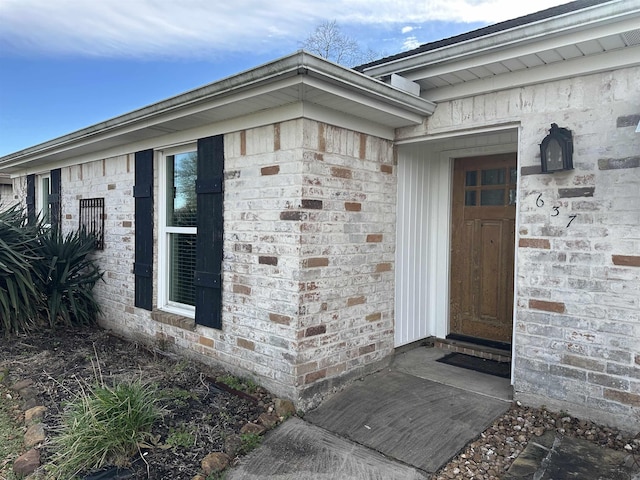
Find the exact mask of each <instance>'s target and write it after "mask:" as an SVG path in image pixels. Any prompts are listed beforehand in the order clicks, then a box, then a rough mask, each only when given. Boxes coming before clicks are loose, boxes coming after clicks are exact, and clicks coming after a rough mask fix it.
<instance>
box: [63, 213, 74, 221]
mask: <svg viewBox="0 0 640 480" xmlns="http://www.w3.org/2000/svg"><path fill="white" fill-rule="evenodd" d="M64 218H66V219H67V220H71V219H72V218H73V215H71V214H70V213H67V214H66V215H65V216H64Z"/></svg>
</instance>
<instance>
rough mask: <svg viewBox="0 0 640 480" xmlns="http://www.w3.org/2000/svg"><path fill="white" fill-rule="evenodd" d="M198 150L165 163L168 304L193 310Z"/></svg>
mask: <svg viewBox="0 0 640 480" xmlns="http://www.w3.org/2000/svg"><path fill="white" fill-rule="evenodd" d="M197 162H198V153H197V152H195V151H190V152H185V153H179V154H175V155H168V156H167V157H166V163H165V173H166V175H165V189H164V191H165V205H166V210H165V218H166V221H165V226H164V227H163V228H164V233H163V239H164V248H165V249H166V250H165V251H166V257H165V258H166V259H167V262H166V264H165V265H163V266H162V267H161V269H163V271H164V272H166V277H165V283H164V292H163V293H162V295H161V298H162V301H163V303H164V305H165V306H168V307H171V308H175V309H178V310H187V311H188V310H189V309H190V308H192V307H193V306H194V305H195V286H194V283H193V282H194V274H195V266H196V239H197V229H196V227H197V218H196V208H197V195H196V177H197Z"/></svg>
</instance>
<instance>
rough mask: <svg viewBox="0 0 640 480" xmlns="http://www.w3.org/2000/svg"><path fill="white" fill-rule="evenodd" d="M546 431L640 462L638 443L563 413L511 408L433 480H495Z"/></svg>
mask: <svg viewBox="0 0 640 480" xmlns="http://www.w3.org/2000/svg"><path fill="white" fill-rule="evenodd" d="M547 431H556V432H558V433H560V434H562V435H566V436H570V437H576V438H583V439H585V440H588V441H590V442H593V443H596V444H598V445H601V446H606V447H609V448H612V449H614V450H621V451H626V452H627V453H628V452H632V453H633V452H635V453H636V454H637V455H638V457H639V458H640V439H638V438H630V437H629V436H625V434H623V433H622V432H620V431H618V430H616V429H614V428H609V427H605V426H601V425H597V424H595V423H593V422H589V421H586V420H579V419H577V418H574V417H571V416H570V415H567V414H566V413H563V412H560V413H554V412H549V411H547V410H544V409H535V408H529V407H524V406H522V405H520V404H519V402H516V403H514V405H513V406H512V407H511V409H509V411H507V413H505V414H504V415H502V416H501V417H500V418H498V419H497V420H496V421H495V422H494V423H493V425H491V426H490V427H489V428H488V429H487V430H485V431H484V432H483V433H482V434H481V435H480V437H479V438H478V439H477V440H475V441H473V442H471V443H470V444H469V445H467V448H466V449H464V450H463V451H462V452H461V453H459V454H458V455H457V456H456V457H454V458H453V459H452V460H451V461H450V462H449V463H448V464H447V465H445V466H444V467H443V468H441V469H440V470H439V471H438V472H436V474H435V475H434V477H433V478H434V479H435V480H447V479H452V478H455V479H474V480H498V479H500V478H501V477H502V476H503V475H504V474H505V473H506V472H507V470H508V469H509V467H510V466H511V464H512V463H513V461H514V460H515V459H516V458H517V457H518V455H519V454H520V453H521V452H522V451H523V450H524V449H525V447H526V446H527V443H528V442H529V441H530V440H532V439H535V438H537V437H540V436H542V435H543V434H544V433H545V432H547Z"/></svg>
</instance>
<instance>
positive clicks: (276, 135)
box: [273, 123, 280, 152]
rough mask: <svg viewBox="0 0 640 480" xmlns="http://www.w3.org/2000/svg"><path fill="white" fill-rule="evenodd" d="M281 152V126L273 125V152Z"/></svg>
mask: <svg viewBox="0 0 640 480" xmlns="http://www.w3.org/2000/svg"><path fill="white" fill-rule="evenodd" d="M278 150H280V124H279V123H274V124H273V151H274V152H277V151H278Z"/></svg>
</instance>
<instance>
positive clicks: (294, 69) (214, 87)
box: [0, 51, 436, 172]
mask: <svg viewBox="0 0 640 480" xmlns="http://www.w3.org/2000/svg"><path fill="white" fill-rule="evenodd" d="M296 77H297V79H296ZM292 79H293V80H292ZM309 79H313V82H314V85H316V86H319V87H321V88H323V89H326V91H327V92H329V93H331V92H332V91H335V92H336V94H338V93H339V94H340V95H347V96H350V95H352V97H353V101H355V102H362V101H366V102H368V104H369V107H370V108H380V109H383V108H389V109H392V110H393V111H395V112H406V119H407V120H406V123H407V125H409V124H412V123H413V124H415V123H419V122H420V121H421V120H422V119H423V118H424V117H426V116H429V115H431V114H432V113H433V112H434V110H435V107H436V105H435V103H433V102H430V101H428V100H425V99H423V98H420V97H418V96H415V95H411V94H409V93H406V92H403V91H401V90H398V89H396V88H394V87H391V86H389V85H387V84H385V83H383V82H380V81H378V80H376V79H373V78H371V77H369V76H367V75H364V74H362V73H359V72H356V71H354V70H350V69H346V68H344V67H342V66H340V65H337V64H335V63H332V62H329V61H327V60H325V59H322V58H319V57H317V56H315V55H312V54H309V53H308V52H304V51H299V52H296V53H294V54H291V55H288V56H286V57H283V58H281V59H278V60H275V61H273V62H271V63H268V64H265V65H262V66H259V67H256V68H254V69H252V70H248V71H245V72H242V73H239V74H237V75H233V76H231V77H228V78H224V79H222V80H219V81H217V82H214V83H211V84H208V85H205V86H203V87H200V88H196V89H194V90H191V91H188V92H186V93H183V94H180V95H177V96H175V97H171V98H169V99H167V100H163V101H161V102H158V103H155V104H152V105H149V106H146V107H143V108H140V109H137V110H134V111H132V112H129V113H126V114H124V115H120V116H118V117H114V118H112V119H109V120H106V121H104V122H100V123H98V124H95V125H92V126H89V127H86V128H83V129H81V130H78V131H75V132H72V133H69V134H67V135H63V136H61V137H58V138H55V139H53V140H49V141H47V142H44V143H41V144H38V145H35V146H33V147H29V148H27V149H24V150H20V151H18V152H15V153H12V154H9V155H6V156H4V157H0V170H5V171H7V172H9V171H16V170H17V169H19V168H21V167H23V166H25V165H27V164H29V163H30V162H33V161H35V160H38V161H43V159H46V157H47V156H50V155H53V154H55V153H56V152H60V151H64V150H67V151H69V152H70V154H71V152H72V151H73V148H74V145H84V146H85V147H86V145H87V143H91V142H94V143H95V144H96V145H97V142H98V141H99V140H100V139H104V138H107V137H114V136H118V134H119V132H125V131H127V132H131V131H132V130H136V129H144V128H148V127H149V126H150V125H152V124H154V123H159V122H160V121H162V120H163V119H164V118H167V117H171V116H178V117H179V116H180V115H181V114H182V112H183V111H184V116H187V115H189V113H188V111H189V109H190V108H192V107H195V106H198V105H206V104H207V103H210V102H214V101H216V100H217V99H220V98H229V99H231V100H233V98H234V96H238V97H240V96H242V97H243V98H245V99H246V98H247V97H250V96H251V95H252V92H259V90H260V89H261V88H262V87H267V86H270V85H271V86H273V85H276V86H277V85H279V84H285V83H287V82H288V84H291V83H292V81H293V82H294V83H295V82H305V81H306V82H309V81H310V80H309ZM338 91H339V92H338ZM256 94H257V93H256ZM301 100H304V98H302V99H301ZM258 109H260V107H259V106H257V107H256V111H257V110H258ZM98 149H99V148H96V150H98Z"/></svg>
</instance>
